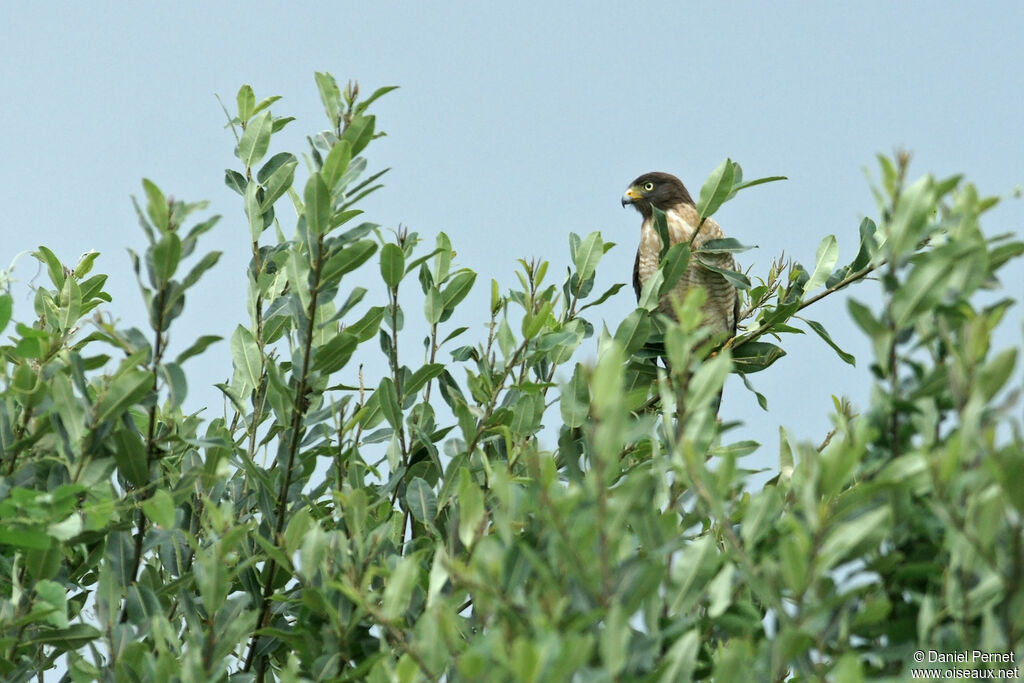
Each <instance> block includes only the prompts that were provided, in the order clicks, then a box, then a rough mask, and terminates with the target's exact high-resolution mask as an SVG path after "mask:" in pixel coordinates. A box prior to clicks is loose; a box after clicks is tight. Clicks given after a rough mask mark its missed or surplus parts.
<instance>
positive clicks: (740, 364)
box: [732, 341, 786, 374]
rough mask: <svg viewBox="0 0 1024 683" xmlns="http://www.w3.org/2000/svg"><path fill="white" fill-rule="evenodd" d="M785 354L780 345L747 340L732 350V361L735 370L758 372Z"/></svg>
mask: <svg viewBox="0 0 1024 683" xmlns="http://www.w3.org/2000/svg"><path fill="white" fill-rule="evenodd" d="M785 355H786V352H785V351H783V350H782V349H781V348H780V347H778V346H776V345H775V344H769V343H768V342H759V341H757V342H747V343H746V344H741V345H739V346H736V347H734V348H733V350H732V362H733V365H734V366H735V367H736V372H738V373H741V374H749V373H752V372H760V371H761V370H764V369H765V368H767V367H768V366H770V365H771V364H772V363H774V362H775V361H777V360H778V359H780V358H782V357H783V356H785Z"/></svg>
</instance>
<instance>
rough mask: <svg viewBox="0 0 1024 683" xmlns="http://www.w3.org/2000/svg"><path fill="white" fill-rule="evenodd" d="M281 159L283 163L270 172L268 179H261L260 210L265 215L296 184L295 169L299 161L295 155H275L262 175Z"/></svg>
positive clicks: (264, 168) (266, 165)
mask: <svg viewBox="0 0 1024 683" xmlns="http://www.w3.org/2000/svg"><path fill="white" fill-rule="evenodd" d="M279 158H281V159H282V161H281V163H279V164H277V165H276V166H275V168H274V169H273V170H272V171H270V173H269V174H268V175H267V177H266V179H262V178H260V182H261V183H262V184H263V199H262V200H261V201H260V210H261V211H262V212H264V213H265V212H267V211H269V210H270V207H272V206H273V205H274V202H276V201H277V200H278V199H280V198H281V197H282V196H283V195H284V193H285V192H287V191H288V190H289V188H291V186H292V184H293V183H294V182H295V168H296V166H298V164H299V161H298V159H296V158H295V155H294V154H290V153H282V154H275V155H274V156H273V157H272V158H271V161H268V162H267V163H266V164H265V165H264V166H263V169H261V170H260V173H261V174H262V172H263V170H266V169H267V167H268V166H270V163H271V162H272V161H274V160H276V159H279Z"/></svg>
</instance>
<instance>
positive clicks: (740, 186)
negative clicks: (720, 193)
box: [729, 175, 789, 197]
mask: <svg viewBox="0 0 1024 683" xmlns="http://www.w3.org/2000/svg"><path fill="white" fill-rule="evenodd" d="M779 180H789V178H787V177H786V176H784V175H773V176H768V177H766V178H758V179H756V180H748V181H747V182H745V183H737V184H736V185H733V186H732V192H731V193H729V196H730V197H732V196H733V195H735V194H736V193H737V192H739V191H740V190H745V189H747V188H748V187H754V186H755V185H764V184H765V183H774V182H778V181H779Z"/></svg>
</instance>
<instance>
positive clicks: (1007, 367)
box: [976, 347, 1017, 402]
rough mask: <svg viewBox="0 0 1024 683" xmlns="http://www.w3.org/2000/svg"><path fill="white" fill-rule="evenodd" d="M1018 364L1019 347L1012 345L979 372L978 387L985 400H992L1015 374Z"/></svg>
mask: <svg viewBox="0 0 1024 683" xmlns="http://www.w3.org/2000/svg"><path fill="white" fill-rule="evenodd" d="M1016 365H1017V349H1015V348H1013V347H1010V348H1006V349H1003V350H1002V351H1000V352H999V353H997V354H996V355H995V356H994V357H993V358H992V360H990V361H989V362H988V363H986V364H985V365H984V366H982V367H981V370H980V372H978V378H977V382H976V387H977V389H978V390H980V392H981V395H982V398H984V399H985V401H986V402H987V401H991V400H992V398H993V397H995V395H996V394H997V393H999V390H1000V389H1002V388H1003V387H1004V386H1005V385H1006V382H1007V381H1008V380H1009V379H1010V377H1011V375H1012V374H1013V368H1014V367H1015V366H1016Z"/></svg>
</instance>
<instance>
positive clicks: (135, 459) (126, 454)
mask: <svg viewBox="0 0 1024 683" xmlns="http://www.w3.org/2000/svg"><path fill="white" fill-rule="evenodd" d="M113 445H114V462H116V463H117V471H118V473H119V474H120V475H121V476H122V477H124V478H125V479H126V480H127V481H128V482H129V483H130V484H132V485H133V486H139V487H142V486H145V485H147V484H148V483H149V479H150V475H149V463H148V461H147V457H146V446H145V444H143V443H142V438H141V437H140V435H138V434H134V433H132V432H129V431H128V430H127V429H119V430H117V431H116V432H114V437H113Z"/></svg>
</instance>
